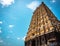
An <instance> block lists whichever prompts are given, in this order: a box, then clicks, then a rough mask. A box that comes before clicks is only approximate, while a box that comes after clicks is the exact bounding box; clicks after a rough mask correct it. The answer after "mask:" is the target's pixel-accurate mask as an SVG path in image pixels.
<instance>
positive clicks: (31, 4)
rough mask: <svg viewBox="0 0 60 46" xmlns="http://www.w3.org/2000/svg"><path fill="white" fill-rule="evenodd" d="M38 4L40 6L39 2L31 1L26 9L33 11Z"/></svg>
mask: <svg viewBox="0 0 60 46" xmlns="http://www.w3.org/2000/svg"><path fill="white" fill-rule="evenodd" d="M39 4H40V3H39V1H33V2H31V3H29V4H27V8H29V9H31V10H35V9H36V7H38V6H39Z"/></svg>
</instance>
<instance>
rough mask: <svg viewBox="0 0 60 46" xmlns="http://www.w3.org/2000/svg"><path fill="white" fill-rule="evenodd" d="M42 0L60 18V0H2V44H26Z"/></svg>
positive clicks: (0, 35)
mask: <svg viewBox="0 0 60 46" xmlns="http://www.w3.org/2000/svg"><path fill="white" fill-rule="evenodd" d="M42 1H43V2H44V3H45V4H46V5H47V6H48V7H49V8H50V9H51V11H52V12H53V13H54V15H55V16H56V17H57V18H58V20H60V0H0V46H24V38H25V36H26V33H27V31H28V28H29V24H30V21H31V18H32V15H33V12H34V10H35V9H36V7H38V6H39V5H40V4H41V2H42Z"/></svg>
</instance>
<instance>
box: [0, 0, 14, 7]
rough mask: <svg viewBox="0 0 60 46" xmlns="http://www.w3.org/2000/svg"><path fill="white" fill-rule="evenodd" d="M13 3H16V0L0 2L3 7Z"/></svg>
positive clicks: (0, 0) (1, 0) (2, 0)
mask: <svg viewBox="0 0 60 46" xmlns="http://www.w3.org/2000/svg"><path fill="white" fill-rule="evenodd" d="M13 3H14V0H0V4H2V6H9V5H11V4H13Z"/></svg>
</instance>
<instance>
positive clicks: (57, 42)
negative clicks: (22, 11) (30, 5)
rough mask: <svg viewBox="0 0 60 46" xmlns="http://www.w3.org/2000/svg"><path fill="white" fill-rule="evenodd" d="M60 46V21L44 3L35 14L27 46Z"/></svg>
mask: <svg viewBox="0 0 60 46" xmlns="http://www.w3.org/2000/svg"><path fill="white" fill-rule="evenodd" d="M52 45H53V46H60V21H59V20H58V19H57V18H56V17H55V15H54V14H53V13H52V12H51V10H50V9H49V8H48V7H47V6H46V5H45V4H44V3H43V2H42V4H41V5H40V6H39V7H37V8H36V10H35V11H34V13H33V16H32V19H31V23H30V25H29V29H28V32H27V36H26V38H25V46H52Z"/></svg>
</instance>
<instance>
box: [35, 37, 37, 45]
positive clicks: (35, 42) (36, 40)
mask: <svg viewBox="0 0 60 46" xmlns="http://www.w3.org/2000/svg"><path fill="white" fill-rule="evenodd" d="M35 46H37V38H35Z"/></svg>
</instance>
